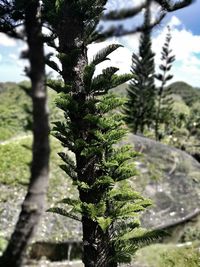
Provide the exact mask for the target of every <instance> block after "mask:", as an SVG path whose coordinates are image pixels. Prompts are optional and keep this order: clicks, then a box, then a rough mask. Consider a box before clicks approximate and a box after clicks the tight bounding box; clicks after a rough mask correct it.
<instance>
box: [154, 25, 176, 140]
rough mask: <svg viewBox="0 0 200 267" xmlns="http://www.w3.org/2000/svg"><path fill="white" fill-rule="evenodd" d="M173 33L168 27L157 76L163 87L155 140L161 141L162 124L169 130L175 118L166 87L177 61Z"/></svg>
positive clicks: (159, 92) (156, 120) (159, 98)
mask: <svg viewBox="0 0 200 267" xmlns="http://www.w3.org/2000/svg"><path fill="white" fill-rule="evenodd" d="M170 41H171V33H170V28H169V27H168V33H167V36H166V41H165V43H164V46H163V48H162V52H161V54H162V57H161V60H162V64H161V65H160V66H159V68H160V72H161V73H159V74H156V75H155V78H156V79H158V80H159V81H160V82H161V86H160V87H159V88H158V92H157V99H156V100H157V101H156V114H155V138H156V140H160V139H161V138H162V134H161V132H160V131H159V127H160V125H161V124H163V125H165V126H164V127H165V128H168V125H169V124H170V120H171V117H173V111H172V110H173V99H172V97H170V87H166V83H167V82H168V81H170V80H171V79H172V78H173V75H171V74H168V73H169V71H170V70H171V67H172V63H173V62H174V60H175V56H174V55H172V54H171V53H172V50H171V49H170V47H169V46H170Z"/></svg>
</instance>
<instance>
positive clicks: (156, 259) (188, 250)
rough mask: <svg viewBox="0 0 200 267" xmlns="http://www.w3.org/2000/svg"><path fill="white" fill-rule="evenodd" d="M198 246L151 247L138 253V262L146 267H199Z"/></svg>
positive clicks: (157, 245) (169, 245)
mask: <svg viewBox="0 0 200 267" xmlns="http://www.w3.org/2000/svg"><path fill="white" fill-rule="evenodd" d="M198 245H199V244H198ZM198 245H197V244H196V245H190V246H186V245H185V246H182V247H179V246H177V245H173V244H168V245H162V244H156V245H151V246H148V247H145V248H143V249H141V250H140V251H138V253H137V256H136V261H137V262H138V264H144V265H145V267H199V266H200V253H199V250H198Z"/></svg>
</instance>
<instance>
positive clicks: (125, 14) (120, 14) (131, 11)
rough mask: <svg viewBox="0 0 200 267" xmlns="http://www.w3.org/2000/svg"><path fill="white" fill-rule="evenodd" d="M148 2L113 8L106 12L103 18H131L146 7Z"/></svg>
mask: <svg viewBox="0 0 200 267" xmlns="http://www.w3.org/2000/svg"><path fill="white" fill-rule="evenodd" d="M146 5H147V3H143V4H141V5H140V6H137V7H133V8H124V9H121V10H120V11H119V10H113V11H111V12H109V13H107V14H104V15H103V17H102V20H122V19H126V18H130V17H133V16H136V15H137V14H139V13H140V11H141V10H142V9H143V8H145V7H146Z"/></svg>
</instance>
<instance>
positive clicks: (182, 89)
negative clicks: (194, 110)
mask: <svg viewBox="0 0 200 267" xmlns="http://www.w3.org/2000/svg"><path fill="white" fill-rule="evenodd" d="M169 87H170V90H171V93H172V94H176V95H179V96H181V97H182V99H183V101H184V102H185V103H186V104H187V105H188V106H192V104H193V103H194V102H197V101H199V100H200V88H195V87H192V86H191V85H189V84H187V83H185V82H174V83H172V84H170V85H169Z"/></svg>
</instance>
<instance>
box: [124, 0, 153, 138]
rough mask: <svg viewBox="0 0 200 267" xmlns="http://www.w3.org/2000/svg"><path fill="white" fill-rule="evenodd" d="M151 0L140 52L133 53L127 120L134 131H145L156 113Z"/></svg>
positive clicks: (147, 8)
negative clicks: (150, 26)
mask: <svg viewBox="0 0 200 267" xmlns="http://www.w3.org/2000/svg"><path fill="white" fill-rule="evenodd" d="M150 8H151V1H148V5H147V6H146V11H145V19H144V31H143V32H142V34H141V37H140V45H139V53H138V54H136V53H133V55H132V69H131V72H132V73H133V75H134V77H133V79H132V80H131V82H130V85H129V88H128V90H127V91H128V96H127V98H128V100H127V103H126V104H125V114H126V116H125V121H126V123H127V124H128V125H129V127H130V129H131V131H132V132H133V133H135V134H136V133H138V132H139V133H143V132H144V130H145V127H149V126H151V125H152V122H153V118H154V113H155V97H156V94H155V85H154V53H153V52H152V49H151V46H152V44H151V29H150V28H149V25H150V21H151V10H150Z"/></svg>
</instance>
